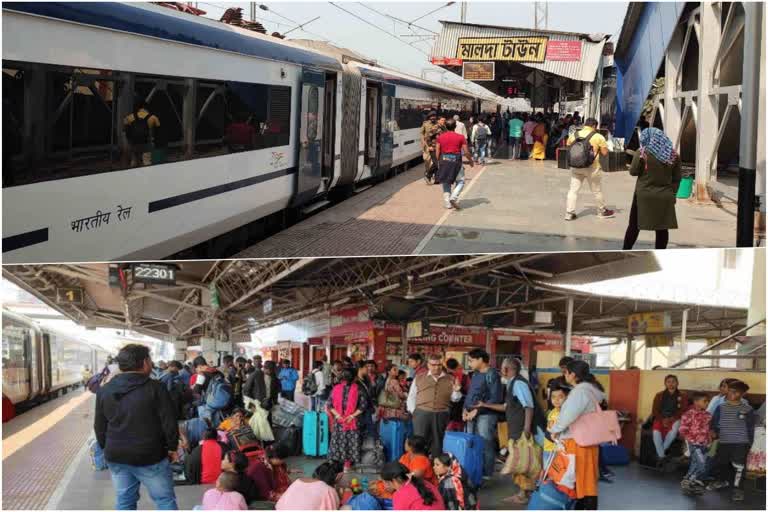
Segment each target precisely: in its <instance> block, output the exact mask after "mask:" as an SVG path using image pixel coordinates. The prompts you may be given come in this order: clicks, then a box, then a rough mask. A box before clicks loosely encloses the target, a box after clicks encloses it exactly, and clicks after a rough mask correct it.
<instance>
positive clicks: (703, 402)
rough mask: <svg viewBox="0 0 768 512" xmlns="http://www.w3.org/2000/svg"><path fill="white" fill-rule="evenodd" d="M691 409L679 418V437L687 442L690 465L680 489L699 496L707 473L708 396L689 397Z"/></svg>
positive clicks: (704, 394) (709, 419) (709, 415)
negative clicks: (691, 402) (691, 403)
mask: <svg viewBox="0 0 768 512" xmlns="http://www.w3.org/2000/svg"><path fill="white" fill-rule="evenodd" d="M691 400H692V401H693V407H691V408H690V409H688V410H687V411H686V412H685V413H684V414H683V416H682V418H680V436H681V437H682V438H683V439H685V440H686V441H687V442H688V451H689V452H690V465H689V466H688V472H687V473H686V474H685V477H684V478H683V480H682V482H680V487H681V488H682V490H683V492H684V493H686V494H687V493H694V494H701V493H702V492H703V491H704V490H705V485H704V482H703V479H704V476H705V475H706V472H707V451H708V446H709V424H710V422H711V421H712V415H711V414H709V413H708V412H707V405H708V404H709V396H708V395H707V394H706V393H702V392H701V391H697V392H694V393H693V394H692V395H691Z"/></svg>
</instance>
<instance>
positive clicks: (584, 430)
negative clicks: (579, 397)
mask: <svg viewBox="0 0 768 512" xmlns="http://www.w3.org/2000/svg"><path fill="white" fill-rule="evenodd" d="M594 402H595V412H588V413H586V414H582V415H581V416H579V417H578V418H577V419H576V421H574V422H573V423H571V425H570V426H569V427H568V433H569V434H570V435H571V437H572V438H573V439H574V441H576V444H578V445H579V446H585V447H586V446H597V445H600V444H603V443H612V444H616V443H617V442H618V441H619V439H621V425H619V415H618V413H617V412H616V411H612V410H607V411H603V410H602V409H601V408H600V404H598V403H597V401H596V400H595V401H594Z"/></svg>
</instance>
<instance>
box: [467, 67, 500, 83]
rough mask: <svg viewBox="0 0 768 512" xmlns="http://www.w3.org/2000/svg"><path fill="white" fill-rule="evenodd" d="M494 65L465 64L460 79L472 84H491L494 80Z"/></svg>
mask: <svg viewBox="0 0 768 512" xmlns="http://www.w3.org/2000/svg"><path fill="white" fill-rule="evenodd" d="M495 69H496V66H495V63H493V62H465V63H464V66H463V68H462V78H464V80H472V81H474V82H483V81H488V82H493V81H494V80H495V79H496V73H495Z"/></svg>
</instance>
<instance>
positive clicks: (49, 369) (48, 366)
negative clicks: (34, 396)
mask: <svg viewBox="0 0 768 512" xmlns="http://www.w3.org/2000/svg"><path fill="white" fill-rule="evenodd" d="M41 339H42V341H43V361H42V362H43V364H42V365H40V367H41V368H42V369H43V389H42V391H43V393H49V392H50V391H51V389H53V371H54V370H53V364H52V363H51V335H50V334H48V333H47V332H43V333H42V336H41Z"/></svg>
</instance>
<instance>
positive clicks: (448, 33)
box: [431, 21, 605, 82]
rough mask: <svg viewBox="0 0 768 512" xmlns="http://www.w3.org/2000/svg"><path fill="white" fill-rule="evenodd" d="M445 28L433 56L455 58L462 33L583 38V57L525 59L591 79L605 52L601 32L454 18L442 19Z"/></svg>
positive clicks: (565, 74)
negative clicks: (527, 26)
mask: <svg viewBox="0 0 768 512" xmlns="http://www.w3.org/2000/svg"><path fill="white" fill-rule="evenodd" d="M440 23H442V24H443V29H442V30H441V31H440V35H439V36H438V37H437V39H436V40H435V44H434V46H433V47H432V55H431V57H437V58H440V57H443V58H446V57H447V58H455V57H456V49H457V48H458V44H459V38H461V37H531V36H547V37H549V39H550V40H551V41H582V52H581V60H579V61H574V62H568V61H545V62H544V63H542V64H531V63H523V62H521V63H520V64H521V65H523V66H527V67H529V68H531V69H538V70H540V71H546V72H547V73H552V74H554V75H558V76H562V77H565V78H570V79H572V80H580V81H582V82H592V81H594V79H595V72H596V71H597V67H598V66H599V65H600V62H601V60H600V59H601V57H602V55H603V46H605V38H604V37H603V36H602V35H589V34H576V33H572V32H557V31H548V30H541V31H539V30H529V29H523V28H513V27H496V26H493V25H474V24H469V23H456V22H453V21H441V22H440ZM595 41H598V42H595Z"/></svg>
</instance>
